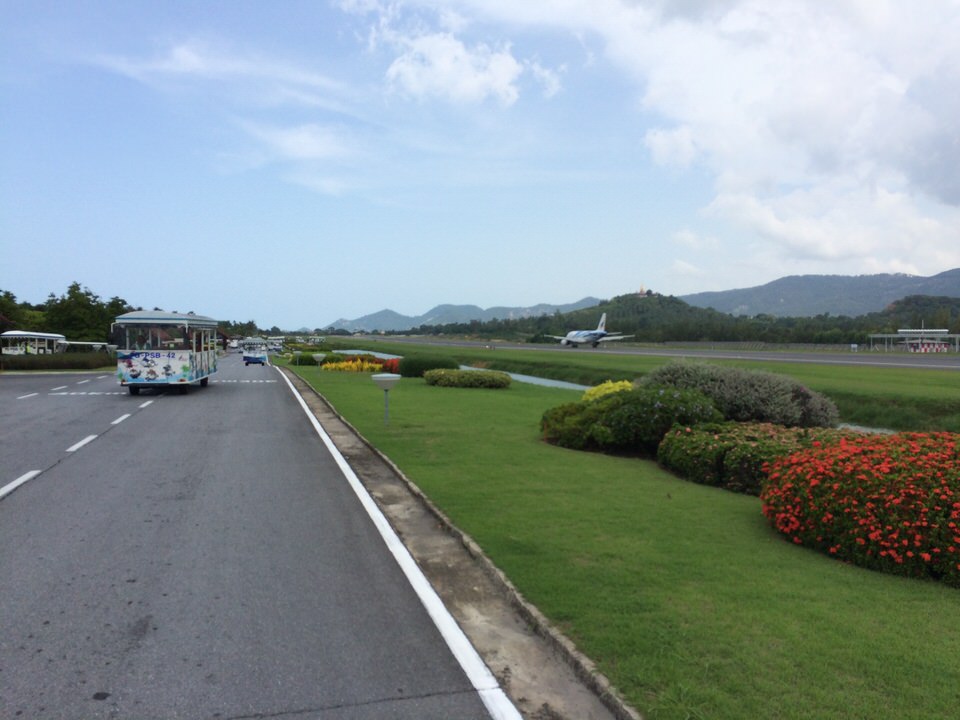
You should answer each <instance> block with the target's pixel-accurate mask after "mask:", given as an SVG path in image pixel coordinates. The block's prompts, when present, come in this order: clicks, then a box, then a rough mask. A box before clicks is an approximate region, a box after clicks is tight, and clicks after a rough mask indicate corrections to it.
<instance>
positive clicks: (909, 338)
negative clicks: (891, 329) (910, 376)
mask: <svg viewBox="0 0 960 720" xmlns="http://www.w3.org/2000/svg"><path fill="white" fill-rule="evenodd" d="M870 349H871V350H884V351H888V352H889V351H892V350H901V351H903V350H905V351H907V352H916V353H935V352H950V351H951V350H952V351H954V352H960V334H956V333H951V332H950V331H949V330H946V329H931V328H920V329H916V328H905V329H901V330H897V332H895V333H877V334H874V335H871V336H870Z"/></svg>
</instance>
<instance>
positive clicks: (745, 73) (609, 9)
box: [415, 0, 960, 272]
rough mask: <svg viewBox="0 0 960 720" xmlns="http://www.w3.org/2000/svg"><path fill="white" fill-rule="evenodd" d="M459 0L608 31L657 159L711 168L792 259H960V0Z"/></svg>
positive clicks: (590, 32) (725, 198)
mask: <svg viewBox="0 0 960 720" xmlns="http://www.w3.org/2000/svg"><path fill="white" fill-rule="evenodd" d="M415 4H416V5H418V6H432V5H433V2H432V1H431V0H425V1H424V2H417V3H415ZM452 4H453V5H454V6H456V7H457V8H458V9H460V10H461V12H463V13H464V14H466V15H470V16H472V17H473V18H474V19H475V21H477V22H479V21H480V20H484V21H487V22H499V23H503V24H504V25H505V26H506V27H508V28H523V29H524V30H525V31H527V32H536V31H544V30H554V31H560V32H563V33H569V34H570V35H571V36H573V37H576V38H579V39H583V38H590V42H591V43H593V42H599V43H600V46H601V47H602V48H603V52H604V53H605V55H606V58H607V60H608V61H609V62H611V63H612V64H613V65H614V66H615V67H617V68H619V69H620V70H621V71H623V72H624V73H625V76H626V77H628V78H630V79H632V80H633V81H634V82H635V87H636V91H637V93H638V98H639V100H640V105H641V107H642V108H643V111H644V114H645V117H641V116H638V119H637V126H638V132H639V133H640V134H641V135H642V136H643V137H644V142H645V144H646V147H647V149H648V150H649V152H650V153H651V156H652V157H653V159H654V160H655V162H657V163H658V164H661V165H664V166H668V167H671V168H675V169H681V170H682V169H684V168H690V167H692V166H694V165H696V167H697V168H698V170H700V169H706V170H708V171H709V172H711V173H712V176H713V179H714V187H715V192H716V196H715V199H714V201H713V202H712V204H711V205H710V211H711V216H712V217H713V218H715V219H719V220H724V221H730V222H731V223H733V224H734V227H737V228H739V229H740V230H741V231H748V232H750V233H752V234H753V235H752V236H753V237H754V238H756V239H758V240H759V241H761V242H762V243H765V244H766V245H767V246H768V247H769V246H773V247H776V248H779V250H780V252H783V253H786V255H784V256H781V257H786V258H793V259H800V258H802V259H803V261H805V262H819V263H821V264H822V266H823V268H824V269H828V268H829V267H830V265H831V264H834V263H841V262H844V263H850V264H851V265H852V264H854V263H855V262H859V263H861V264H862V266H873V267H875V268H877V269H884V270H885V269H888V268H894V267H903V266H908V267H914V268H916V269H918V270H920V271H921V272H922V271H928V272H937V271H939V270H942V269H943V268H944V267H945V266H946V267H953V266H956V265H957V264H960V255H958V252H960V251H958V250H957V248H958V247H960V243H958V242H957V237H958V236H960V216H958V213H957V208H958V207H960V172H958V170H957V168H960V99H958V98H960V94H958V93H957V88H958V87H960V42H957V38H958V37H960V4H958V3H957V2H955V1H954V0H928V1H927V2H924V3H922V6H917V5H915V4H910V3H904V2H900V1H899V0H846V1H845V2H821V1H820V0H778V1H777V2H775V3H772V2H770V1H769V0H717V1H710V2H707V1H703V2H700V1H698V0H684V1H682V2H678V1H676V0H646V1H639V2H634V1H628V0H591V1H590V2H586V1H581V2H576V1H575V0H557V1H547V0H541V1H539V2H538V1H536V0H529V1H528V2H523V3H518V2H513V1H512V0H461V1H460V2H453V3H452ZM651 120H652V121H653V126H652V127H650V126H649V124H648V125H647V126H646V127H644V126H643V123H644V122H645V121H646V122H647V123H649V122H650V121H651Z"/></svg>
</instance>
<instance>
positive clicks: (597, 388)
mask: <svg viewBox="0 0 960 720" xmlns="http://www.w3.org/2000/svg"><path fill="white" fill-rule="evenodd" d="M624 390H633V383H632V382H630V381H629V380H617V381H613V380H607V381H606V382H603V383H600V384H599V385H594V386H593V387H592V388H589V389H588V390H587V391H586V392H585V393H583V397H582V398H581V400H583V401H584V402H586V401H588V400H596V399H597V398H598V397H603V396H604V395H609V394H610V393H615V392H623V391H624Z"/></svg>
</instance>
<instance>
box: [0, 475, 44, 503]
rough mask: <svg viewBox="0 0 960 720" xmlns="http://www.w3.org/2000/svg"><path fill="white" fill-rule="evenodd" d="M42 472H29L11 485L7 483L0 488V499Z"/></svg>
mask: <svg viewBox="0 0 960 720" xmlns="http://www.w3.org/2000/svg"><path fill="white" fill-rule="evenodd" d="M42 472H43V470H31V471H30V472H27V473H24V474H23V475H21V476H20V477H18V478H17V479H16V480H14V481H13V482H12V483H7V484H6V485H4V486H3V487H2V488H0V498H2V497H4V496H5V495H9V494H10V493H12V492H13V491H14V490H16V489H17V488H18V487H20V486H21V485H23V484H24V483H25V482H27V481H28V480H33V479H34V478H35V477H36V476H37V475H39V474H40V473H42Z"/></svg>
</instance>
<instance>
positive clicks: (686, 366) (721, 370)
mask: <svg viewBox="0 0 960 720" xmlns="http://www.w3.org/2000/svg"><path fill="white" fill-rule="evenodd" d="M643 383H644V384H648V383H649V384H653V385H670V386H672V387H678V388H691V389H695V390H699V391H700V392H702V393H703V394H704V395H706V396H707V397H709V398H711V399H712V400H713V401H714V403H715V404H716V406H717V408H718V409H719V410H720V411H721V412H722V413H723V416H724V418H726V419H727V420H737V421H739V422H767V423H775V424H777V425H786V426H788V427H832V426H834V425H836V424H837V420H838V419H839V415H840V414H839V412H838V411H837V407H836V405H835V404H834V403H833V401H831V400H830V399H829V398H827V397H825V396H824V395H821V394H820V393H817V392H815V391H813V390H810V389H808V388H806V387H805V386H803V385H801V384H800V383H798V382H796V381H795V380H791V379H790V378H788V377H784V376H783V375H775V374H773V373H767V372H758V371H755V370H744V369H742V368H732V367H722V366H719V365H709V364H706V363H694V362H686V361H681V362H671V363H668V364H667V365H663V366H661V367H659V368H657V369H656V370H653V371H652V372H651V373H649V374H648V375H647V376H646V377H644V379H643Z"/></svg>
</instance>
